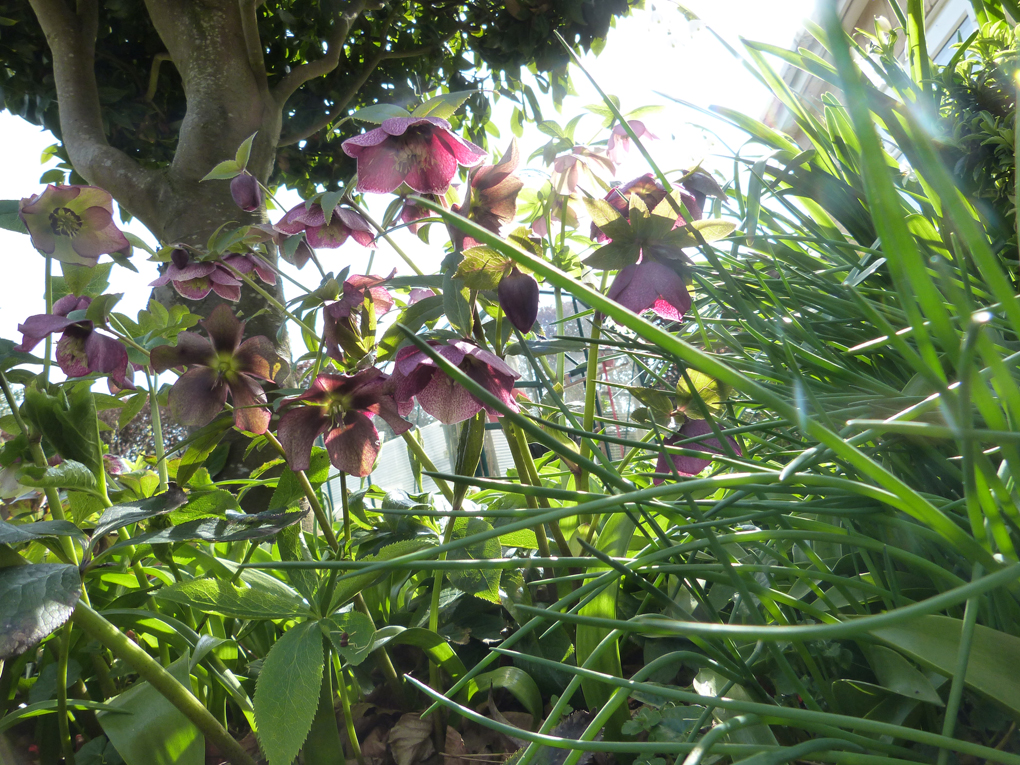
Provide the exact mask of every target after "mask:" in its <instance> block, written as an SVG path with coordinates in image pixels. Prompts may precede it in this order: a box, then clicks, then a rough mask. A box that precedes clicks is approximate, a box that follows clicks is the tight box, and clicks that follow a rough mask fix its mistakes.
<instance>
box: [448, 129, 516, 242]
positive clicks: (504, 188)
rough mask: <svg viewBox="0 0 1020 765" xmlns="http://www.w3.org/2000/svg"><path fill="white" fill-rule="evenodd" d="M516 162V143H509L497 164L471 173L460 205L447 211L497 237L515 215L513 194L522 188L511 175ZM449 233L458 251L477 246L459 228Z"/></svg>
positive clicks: (485, 166) (514, 197) (514, 141)
mask: <svg viewBox="0 0 1020 765" xmlns="http://www.w3.org/2000/svg"><path fill="white" fill-rule="evenodd" d="M520 161H521V158H520V154H519V152H518V150H517V141H516V140H512V141H511V142H510V147H509V148H508V149H507V150H506V153H505V154H504V155H503V157H502V158H501V159H500V160H499V162H497V163H496V164H495V165H483V166H482V167H479V168H478V169H476V170H475V171H474V172H472V173H471V183H469V184H468V187H467V190H466V192H465V194H464V202H463V203H462V204H459V205H454V206H453V207H452V208H451V209H452V210H453V212H455V213H457V214H459V215H463V216H464V217H465V218H467V219H468V220H472V221H474V222H475V223H477V224H478V225H479V226H481V227H482V228H486V229H488V230H489V231H491V232H492V233H494V234H499V232H500V228H501V227H502V226H504V225H506V224H507V223H509V222H510V221H511V220H513V218H514V216H515V215H516V214H517V195H518V194H519V193H520V191H521V189H522V188H524V181H522V180H521V179H520V178H518V177H517V176H516V175H514V171H515V170H516V169H517V166H518V165H519V164H520ZM450 234H451V236H452V238H453V242H454V245H455V246H456V248H457V249H459V250H464V249H467V248H468V247H474V246H475V245H477V244H480V243H479V242H478V241H476V240H474V239H472V238H471V237H470V236H465V235H464V234H463V233H462V232H461V231H460V230H459V229H456V228H453V229H451V231H450Z"/></svg>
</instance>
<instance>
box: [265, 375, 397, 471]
mask: <svg viewBox="0 0 1020 765" xmlns="http://www.w3.org/2000/svg"><path fill="white" fill-rule="evenodd" d="M282 406H283V407H285V408H286V410H287V411H285V412H284V414H283V415H282V416H281V417H280V425H279V427H278V429H277V432H278V434H279V436H280V443H281V444H283V448H284V451H285V452H286V453H287V464H288V465H290V467H291V469H292V470H307V469H308V466H309V462H310V457H311V452H312V444H313V443H314V441H315V439H316V438H318V437H319V436H320V435H325V442H326V451H327V452H328V453H329V461H330V462H331V463H332V464H333V466H334V467H335V468H337V469H338V470H343V471H344V472H345V473H348V474H350V475H353V476H358V477H364V476H367V475H368V474H369V473H371V472H372V466H373V465H374V464H375V460H376V458H377V457H378V456H379V446H380V439H379V431H378V430H376V427H375V424H374V423H373V422H372V417H371V415H373V414H374V415H378V416H380V417H382V418H383V419H384V420H385V421H386V423H387V424H388V425H389V426H390V427H391V428H392V429H393V432H394V433H395V434H397V435H399V434H400V433H403V432H404V431H406V430H409V429H410V427H411V423H409V422H407V421H406V420H404V419H402V418H401V417H400V414H399V413H398V409H397V403H396V401H395V400H394V399H393V393H392V385H391V384H390V378H389V376H388V375H386V374H384V373H383V372H380V371H379V370H378V369H376V368H375V367H370V368H368V369H365V370H363V371H361V372H358V373H357V374H354V375H332V374H322V375H319V376H318V377H316V378H315V382H313V383H312V387H311V388H309V389H308V390H307V391H306V392H305V393H302V394H301V395H300V396H294V397H293V398H288V399H285V400H284V402H283V405H282Z"/></svg>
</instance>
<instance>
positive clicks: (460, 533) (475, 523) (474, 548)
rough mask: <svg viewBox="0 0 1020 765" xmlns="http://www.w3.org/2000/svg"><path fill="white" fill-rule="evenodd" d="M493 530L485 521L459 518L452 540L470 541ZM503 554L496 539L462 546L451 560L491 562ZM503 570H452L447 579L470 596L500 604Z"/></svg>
mask: <svg viewBox="0 0 1020 765" xmlns="http://www.w3.org/2000/svg"><path fill="white" fill-rule="evenodd" d="M486 531H492V525H491V524H490V523H489V522H488V521H483V520H482V519H481V518H457V519H456V520H455V521H454V526H453V537H452V538H451V539H466V538H468V537H471V536H472V535H474V534H480V533H484V532H486ZM502 553H503V547H502V545H501V544H500V543H499V540H498V539H496V538H495V537H493V538H491V539H486V540H484V541H482V542H476V543H475V544H471V545H468V546H467V547H462V548H460V549H458V550H451V551H450V553H449V554H448V559H449V560H490V559H492V558H498V557H499V556H500V555H502ZM500 573H501V572H500V570H499V569H491V568H490V569H465V570H464V571H449V572H447V579H449V580H450V584H451V585H453V586H454V587H456V588H457V589H458V590H460V591H461V592H466V593H468V594H469V595H477V596H478V597H480V598H483V599H484V600H488V601H491V602H493V603H499V575H500Z"/></svg>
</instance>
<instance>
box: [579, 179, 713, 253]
mask: <svg viewBox="0 0 1020 765" xmlns="http://www.w3.org/2000/svg"><path fill="white" fill-rule="evenodd" d="M631 194H637V195H638V196H639V197H640V198H641V201H642V202H644V203H645V207H647V208H648V209H649V210H654V209H655V208H656V207H657V206H658V204H659V202H661V201H662V200H663V199H665V198H666V190H665V189H664V188H663V187H662V184H661V183H659V180H658V178H656V177H655V176H654V175H652V174H651V173H645V174H644V175H642V176H641V177H640V178H635V179H634V180H632V181H629V182H628V183H625V184H623V185H622V186H617V187H616V188H614V189H610V190H609V193H608V194H606V196H605V200H606V201H607V202H609V204H611V205H612V206H613V207H614V208H616V209H617V210H619V211H620V212H621V213H623V214H624V215H625V216H626V215H627V212H628V210H629V209H630V195H631ZM680 197H681V199H683V202H684V207H686V208H687V212H689V213H690V214H691V218H692V219H693V220H701V205H700V204H698V201H697V199H696V198H695V196H694V195H693V194H688V193H687V190H686V189H681V190H680ZM676 225H677V226H684V225H687V222H686V221H685V220H684V219H683V216H681V215H678V216H677V219H676ZM590 236H591V238H592V239H593V240H594V241H596V242H607V241H609V237H608V236H606V235H605V234H604V233H603V232H602V231H601V230H600V229H599V227H598V226H596V225H595V224H594V223H592V224H591V234H590Z"/></svg>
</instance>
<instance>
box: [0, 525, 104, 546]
mask: <svg viewBox="0 0 1020 765" xmlns="http://www.w3.org/2000/svg"><path fill="white" fill-rule="evenodd" d="M46 537H76V538H78V539H80V540H82V541H84V539H85V535H84V534H83V533H82V531H81V529H79V528H78V527H77V526H75V525H74V524H73V523H71V522H70V521H36V522H35V523H8V522H7V521H4V520H0V545H12V546H13V545H17V544H22V543H23V542H31V541H32V540H34V539H45V538H46Z"/></svg>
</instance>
